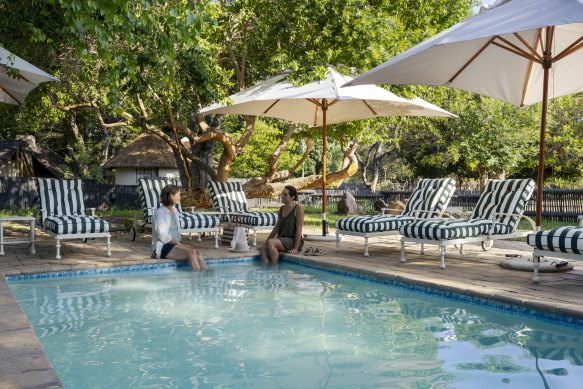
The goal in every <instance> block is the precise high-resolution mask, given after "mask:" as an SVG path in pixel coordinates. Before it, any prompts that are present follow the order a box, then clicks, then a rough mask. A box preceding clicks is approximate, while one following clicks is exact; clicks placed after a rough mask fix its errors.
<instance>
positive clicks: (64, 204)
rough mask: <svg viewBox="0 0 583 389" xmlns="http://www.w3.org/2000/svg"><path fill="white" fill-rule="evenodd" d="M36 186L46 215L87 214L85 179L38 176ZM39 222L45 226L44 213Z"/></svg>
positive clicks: (41, 206)
mask: <svg viewBox="0 0 583 389" xmlns="http://www.w3.org/2000/svg"><path fill="white" fill-rule="evenodd" d="M36 187H37V191H38V198H39V204H40V208H41V210H43V211H46V213H45V214H44V215H45V216H53V215H57V216H85V202H84V199H83V181H81V180H56V179H53V178H37V179H36ZM39 222H40V225H41V226H43V227H45V221H44V220H43V214H42V213H41V215H40V220H39Z"/></svg>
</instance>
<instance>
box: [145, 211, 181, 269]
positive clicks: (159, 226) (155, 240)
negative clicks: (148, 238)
mask: <svg viewBox="0 0 583 389" xmlns="http://www.w3.org/2000/svg"><path fill="white" fill-rule="evenodd" d="M178 213H179V211H178V209H175V210H174V214H172V213H170V210H169V209H168V207H165V206H162V207H160V208H158V209H157V210H156V212H154V217H153V218H152V252H153V253H156V258H160V253H161V252H162V246H164V245H165V244H166V243H168V242H170V241H171V240H172V239H174V240H176V241H179V242H180V240H181V239H180V235H181V231H180V219H179V216H178ZM172 217H174V223H173V220H172Z"/></svg>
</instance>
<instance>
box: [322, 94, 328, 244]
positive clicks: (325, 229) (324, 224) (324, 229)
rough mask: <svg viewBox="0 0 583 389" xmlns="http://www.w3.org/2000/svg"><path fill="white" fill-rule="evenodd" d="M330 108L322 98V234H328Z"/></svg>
mask: <svg viewBox="0 0 583 389" xmlns="http://www.w3.org/2000/svg"><path fill="white" fill-rule="evenodd" d="M327 110H328V103H327V102H326V99H322V130H323V139H322V148H323V154H322V236H326V235H327V234H328V222H327V221H326V111H327Z"/></svg>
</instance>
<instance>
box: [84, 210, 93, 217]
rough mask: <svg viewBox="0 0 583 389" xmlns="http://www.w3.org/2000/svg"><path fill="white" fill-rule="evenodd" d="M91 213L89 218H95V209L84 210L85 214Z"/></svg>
mask: <svg viewBox="0 0 583 389" xmlns="http://www.w3.org/2000/svg"><path fill="white" fill-rule="evenodd" d="M87 211H91V216H93V217H95V208H85V212H87Z"/></svg>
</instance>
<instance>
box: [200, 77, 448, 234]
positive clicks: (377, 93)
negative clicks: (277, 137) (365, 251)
mask: <svg viewBox="0 0 583 389" xmlns="http://www.w3.org/2000/svg"><path fill="white" fill-rule="evenodd" d="M286 76H287V74H282V75H279V76H276V77H273V78H270V79H268V80H266V81H263V82H260V83H258V84H256V85H255V86H253V87H251V88H249V89H246V90H244V91H242V92H239V93H236V94H234V95H232V96H230V97H229V99H230V104H214V105H211V106H209V107H206V108H204V109H202V110H201V111H200V112H199V113H200V114H203V115H208V114H216V113H220V114H234V115H251V116H268V117H273V118H279V119H285V120H289V121H293V122H298V123H303V124H307V125H311V126H314V127H319V126H322V129H323V132H324V134H323V148H324V153H323V157H322V164H323V168H322V169H323V172H322V182H323V183H322V235H326V226H327V224H326V124H333V123H341V122H347V121H353V120H361V119H371V118H379V117H384V116H443V117H455V115H454V114H451V113H449V112H447V111H445V110H443V109H441V108H439V107H437V106H435V105H433V104H431V103H428V102H427V101H425V100H423V99H420V98H418V97H417V98H415V99H413V100H407V99H403V98H401V97H399V96H397V95H395V94H393V93H391V92H389V91H387V90H385V89H383V88H379V87H376V86H356V87H342V85H343V84H345V83H346V82H348V81H350V80H352V77H350V76H344V75H341V74H339V73H337V72H336V71H334V70H332V69H329V71H328V76H327V78H326V79H325V80H322V81H314V82H310V83H308V84H306V85H303V86H293V85H292V84H291V83H290V82H289V81H284V80H283V79H284V78H285V77H286Z"/></svg>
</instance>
